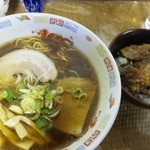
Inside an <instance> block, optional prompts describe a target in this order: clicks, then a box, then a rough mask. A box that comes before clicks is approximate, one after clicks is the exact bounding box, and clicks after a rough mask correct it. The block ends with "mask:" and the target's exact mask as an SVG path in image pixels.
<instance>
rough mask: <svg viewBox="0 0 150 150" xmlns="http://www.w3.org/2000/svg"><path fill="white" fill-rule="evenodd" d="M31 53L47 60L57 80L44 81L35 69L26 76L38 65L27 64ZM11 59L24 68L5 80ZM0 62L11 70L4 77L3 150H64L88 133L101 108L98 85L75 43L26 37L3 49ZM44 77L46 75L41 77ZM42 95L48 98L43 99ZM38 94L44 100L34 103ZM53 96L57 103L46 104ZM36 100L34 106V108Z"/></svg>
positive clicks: (0, 98) (0, 84) (0, 83)
mask: <svg viewBox="0 0 150 150" xmlns="http://www.w3.org/2000/svg"><path fill="white" fill-rule="evenodd" d="M24 50H25V51H24ZM18 51H19V52H20V54H19V53H18ZM27 51H31V53H32V52H33V51H36V52H39V53H42V54H44V55H45V56H46V57H48V58H49V59H50V60H51V61H52V62H53V63H54V65H55V67H56V69H57V71H58V75H57V77H56V78H55V79H52V80H48V81H45V80H44V79H43V80H42V78H41V77H38V75H36V74H34V73H33V72H32V70H28V71H29V72H28V73H26V74H23V73H22V72H19V71H18V70H23V66H25V67H27V68H30V67H29V66H32V65H33V64H31V65H30V63H29V64H28V65H26V64H25V60H24V59H25V57H26V56H27V55H25V54H26V52H27ZM13 52H14V53H13ZM7 54H11V55H10V56H12V57H14V59H12V64H13V61H16V59H18V58H17V55H18V56H19V58H20V56H21V63H22V64H23V65H22V64H21V65H20V66H22V67H20V68H17V69H16V68H15V66H14V70H17V72H14V74H11V76H9V75H8V76H3V72H6V74H7V72H9V73H10V72H11V71H10V70H11V69H9V68H7V66H9V61H11V60H7V61H6V60H5V58H9V57H10V56H7ZM35 54H36V53H35ZM33 55H34V52H33ZM37 55H40V54H37ZM5 56H6V57H5ZM0 57H1V58H0V64H2V63H3V61H4V64H5V61H6V63H7V64H6V65H5V67H4V68H5V70H6V71H4V70H3V71H1V72H2V74H0V77H1V79H0V113H2V112H3V113H4V114H5V116H3V117H0V139H1V141H0V149H1V150H7V149H8V150H10V149H11V150H17V149H31V150H33V149H34V150H38V149H39V150H42V149H43V150H50V149H60V148H63V147H65V146H67V145H69V144H70V143H72V142H73V141H74V140H77V139H78V138H80V137H81V136H82V135H83V134H84V133H85V132H86V131H87V129H88V124H89V122H90V120H91V118H92V116H93V114H94V110H95V109H96V106H97V100H98V92H97V91H98V85H97V83H98V81H97V76H96V74H95V70H94V69H93V67H92V65H91V64H90V62H89V61H88V59H87V58H86V57H85V56H84V55H83V54H82V53H81V52H80V51H79V50H78V49H77V48H75V47H74V46H73V45H72V43H67V42H64V41H61V40H60V39H55V38H51V37H49V38H41V37H23V38H19V39H15V40H12V41H9V42H8V43H6V44H4V45H1V46H0ZM42 57H43V58H44V56H42ZM32 59H34V56H33V57H31V62H32ZM15 63H16V62H15ZM19 63H20V62H19ZM24 64H25V65H24ZM17 65H18V64H17ZM0 66H1V65H0ZM33 66H34V65H33ZM1 67H2V66H1ZM11 67H12V66H11ZM1 69H2V68H1ZM42 69H43V68H42ZM42 69H41V70H42ZM7 70H9V71H7ZM46 71H47V70H45V72H46ZM23 72H26V71H24V70H23ZM9 73H8V74H9ZM37 74H38V73H37ZM44 75H45V74H44ZM44 75H43V74H42V77H43V76H44ZM33 89H34V90H33ZM41 91H44V94H45V93H46V94H45V95H44V94H43V93H42V94H43V95H39V93H41ZM49 93H53V95H50V94H49ZM36 94H37V95H38V96H39V97H38V98H37V97H36V98H33V97H35V95H36ZM37 95H36V96H37ZM48 96H49V97H53V98H52V103H50V101H48V99H46V97H48ZM56 99H57V102H56ZM31 101H34V102H33V103H32V104H31ZM35 101H36V102H35ZM26 103H27V107H25V104H26ZM33 105H34V108H33V107H32V106H33ZM28 106H29V107H30V109H29V108H28ZM8 114H9V116H8ZM11 115H12V116H11ZM4 117H5V118H4ZM18 118H19V119H18ZM13 119H16V120H17V121H18V120H19V121H18V122H17V123H16V126H17V127H15V126H13V125H12V122H11V121H14V120H13ZM27 119H29V120H30V121H29V120H27ZM71 119H72V120H71ZM16 120H15V121H16ZM43 122H44V123H43ZM22 129H24V130H22ZM20 132H24V134H22V133H20ZM20 134H21V135H20ZM7 136H10V137H11V139H10V138H8V137H7ZM20 136H22V137H20ZM34 137H37V139H35V138H34ZM38 138H39V139H41V141H43V142H41V141H39V140H38ZM12 139H13V140H12ZM8 143H9V144H8ZM17 143H19V144H20V145H19V144H17Z"/></svg>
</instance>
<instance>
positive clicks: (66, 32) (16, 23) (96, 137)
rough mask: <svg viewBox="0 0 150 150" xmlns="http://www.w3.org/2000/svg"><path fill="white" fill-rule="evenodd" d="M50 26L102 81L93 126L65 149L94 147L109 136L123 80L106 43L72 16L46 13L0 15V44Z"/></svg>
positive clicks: (118, 104)
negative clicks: (87, 61) (79, 51)
mask: <svg viewBox="0 0 150 150" xmlns="http://www.w3.org/2000/svg"><path fill="white" fill-rule="evenodd" d="M42 29H47V30H48V31H49V32H52V33H55V34H58V35H61V36H62V37H64V38H68V39H70V37H72V39H71V40H72V42H73V44H74V46H76V47H77V48H78V49H79V50H81V51H82V52H83V53H84V54H85V55H86V56H87V57H88V58H89V60H90V62H91V63H92V64H93V66H94V68H95V70H96V73H97V76H98V84H99V87H100V88H99V93H100V96H99V102H98V107H97V110H96V113H95V116H94V117H93V119H92V120H91V121H94V124H93V126H92V127H91V126H90V125H89V128H88V131H87V132H86V133H85V134H84V136H82V137H81V138H79V140H77V141H76V142H74V143H72V144H71V145H69V146H68V147H66V148H65V149H71V150H74V149H76V150H85V149H86V150H91V149H95V148H96V147H97V146H98V145H99V144H100V143H101V142H102V141H103V139H104V138H105V137H106V135H107V134H108V132H109V130H110V129H111V127H112V125H113V123H114V121H115V118H116V116H117V113H118V109H119V106H120V98H121V83H120V76H119V72H118V68H117V66H116V63H115V61H114V58H113V57H112V55H111V53H110V51H109V50H108V48H107V47H106V45H105V44H104V43H103V42H102V41H101V39H100V38H98V37H97V36H96V35H95V34H94V33H92V32H91V31H90V30H88V29H87V28H85V27H84V26H82V25H80V24H79V23H77V22H75V21H72V20H70V19H67V18H64V17H61V16H57V15H52V14H44V13H39V14H38V13H24V14H15V15H11V16H6V17H3V18H0V36H1V38H0V44H3V43H5V42H8V41H10V40H13V39H16V38H18V37H25V36H32V35H37V32H38V31H39V30H42Z"/></svg>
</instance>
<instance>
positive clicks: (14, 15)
mask: <svg viewBox="0 0 150 150" xmlns="http://www.w3.org/2000/svg"><path fill="white" fill-rule="evenodd" d="M18 15H29V16H34V15H41V16H42V15H46V16H51V15H52V16H56V17H59V18H62V19H64V20H67V21H70V22H73V23H75V24H77V25H78V26H79V27H81V28H82V29H84V30H86V31H87V32H89V34H92V36H93V37H94V38H95V39H96V40H98V41H99V43H100V44H101V45H102V46H103V47H104V49H105V50H106V49H107V53H108V54H109V56H110V58H111V61H112V63H113V65H114V68H115V72H116V75H117V84H118V85H117V86H118V87H119V90H118V93H119V94H118V96H117V98H118V99H117V100H118V102H116V103H117V104H116V109H115V111H114V113H112V117H111V120H110V122H109V124H107V125H106V128H105V131H104V132H103V134H101V135H102V136H100V138H97V140H95V141H94V142H93V143H92V144H91V146H89V148H87V147H86V149H95V148H96V147H97V146H98V145H99V144H100V143H101V142H102V141H103V140H104V138H106V136H107V135H108V133H109V132H110V129H111V128H112V126H113V124H114V122H115V120H116V117H117V115H118V112H119V108H120V103H121V80H120V76H119V70H118V68H117V64H116V62H115V60H114V58H113V56H112V54H111V52H110V51H109V48H108V47H107V46H106V45H105V43H104V42H103V41H102V40H101V38H100V37H98V36H97V35H96V34H95V33H94V32H92V31H91V30H89V29H88V28H87V27H85V26H84V25H82V24H80V23H78V22H76V21H74V20H72V19H69V18H66V17H64V16H60V15H56V14H49V13H17V14H12V15H8V16H5V18H6V17H8V18H9V17H10V18H11V17H16V16H18ZM3 19H4V17H3V18H0V20H3Z"/></svg>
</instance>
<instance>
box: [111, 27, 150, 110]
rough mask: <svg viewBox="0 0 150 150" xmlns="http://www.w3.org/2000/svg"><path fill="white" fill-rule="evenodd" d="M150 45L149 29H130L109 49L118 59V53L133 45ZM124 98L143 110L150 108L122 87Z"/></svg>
mask: <svg viewBox="0 0 150 150" xmlns="http://www.w3.org/2000/svg"><path fill="white" fill-rule="evenodd" d="M143 43H146V44H148V43H149V44H150V30H147V29H130V30H127V31H124V32H122V33H120V34H119V35H117V37H116V38H115V39H114V40H113V41H112V42H111V43H110V45H109V49H110V51H111V52H112V54H113V56H114V57H115V58H116V57H118V52H119V51H120V50H121V49H122V48H124V47H126V46H130V45H132V44H136V45H139V44H143ZM122 94H123V95H122V96H126V99H127V100H129V101H130V102H131V103H132V104H135V105H137V106H140V107H143V108H150V103H146V102H144V101H143V100H140V99H139V98H136V97H135V96H133V95H132V94H131V93H130V92H128V91H127V90H126V89H125V87H123V85H122Z"/></svg>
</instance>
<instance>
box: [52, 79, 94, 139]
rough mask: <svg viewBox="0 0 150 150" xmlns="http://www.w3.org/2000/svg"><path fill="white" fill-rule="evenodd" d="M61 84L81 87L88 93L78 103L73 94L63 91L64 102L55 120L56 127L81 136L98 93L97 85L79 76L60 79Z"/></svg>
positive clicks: (75, 87)
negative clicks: (84, 98)
mask: <svg viewBox="0 0 150 150" xmlns="http://www.w3.org/2000/svg"><path fill="white" fill-rule="evenodd" d="M60 85H61V86H62V87H63V88H64V89H66V88H68V87H71V88H73V89H77V88H81V89H82V91H83V92H85V93H87V99H86V100H83V101H82V104H83V105H80V104H78V103H77V102H76V101H75V100H74V99H73V97H72V95H71V94H68V93H66V92H64V93H63V95H62V97H63V104H62V108H61V112H60V114H59V116H57V117H56V118H55V120H54V127H55V128H56V129H58V130H60V131H62V132H64V133H67V134H71V135H74V136H77V137H79V136H81V134H82V131H83V127H84V124H85V121H86V118H87V114H88V111H89V109H90V106H91V103H92V101H93V99H94V96H95V93H96V85H95V84H94V82H93V81H91V80H88V79H83V78H79V77H69V78H65V79H62V80H60Z"/></svg>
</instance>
